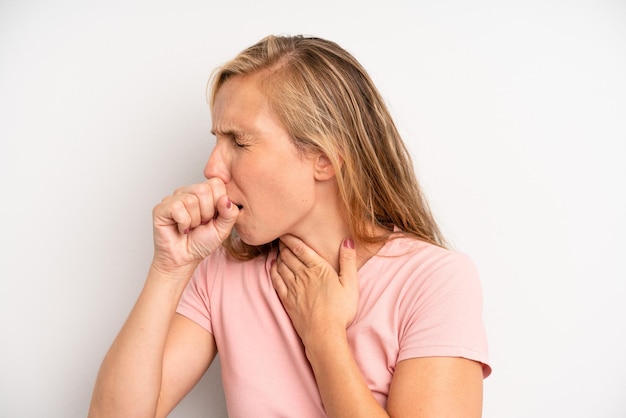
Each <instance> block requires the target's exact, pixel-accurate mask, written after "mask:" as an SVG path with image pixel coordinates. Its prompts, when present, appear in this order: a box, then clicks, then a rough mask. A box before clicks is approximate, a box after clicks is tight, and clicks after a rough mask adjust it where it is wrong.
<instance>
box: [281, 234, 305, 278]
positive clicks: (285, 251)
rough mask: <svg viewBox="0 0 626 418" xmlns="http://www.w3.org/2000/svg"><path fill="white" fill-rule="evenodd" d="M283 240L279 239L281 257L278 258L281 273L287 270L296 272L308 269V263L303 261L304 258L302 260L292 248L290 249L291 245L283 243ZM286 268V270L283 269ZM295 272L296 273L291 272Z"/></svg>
mask: <svg viewBox="0 0 626 418" xmlns="http://www.w3.org/2000/svg"><path fill="white" fill-rule="evenodd" d="M281 244H282V242H280V241H279V243H278V245H279V247H278V248H279V250H280V251H279V254H280V258H279V260H278V271H279V272H280V273H281V274H287V270H288V272H290V273H291V272H296V271H302V270H305V269H306V264H304V263H303V262H302V260H300V259H299V258H298V257H297V256H296V255H295V254H294V253H293V251H291V249H289V247H287V246H286V245H284V244H282V245H281ZM283 269H285V270H283ZM291 274H294V273H291Z"/></svg>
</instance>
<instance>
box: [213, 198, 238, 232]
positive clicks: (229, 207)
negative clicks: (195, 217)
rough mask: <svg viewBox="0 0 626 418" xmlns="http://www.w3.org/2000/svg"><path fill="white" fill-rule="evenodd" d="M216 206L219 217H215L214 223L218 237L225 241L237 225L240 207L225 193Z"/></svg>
mask: <svg viewBox="0 0 626 418" xmlns="http://www.w3.org/2000/svg"><path fill="white" fill-rule="evenodd" d="M215 207H216V209H217V218H215V221H214V225H215V229H216V231H217V235H218V237H219V238H220V240H221V241H223V240H225V239H226V238H227V237H228V236H229V235H230V231H232V229H233V227H234V226H235V221H236V220H237V216H239V208H238V207H237V205H235V204H234V203H233V202H231V201H230V199H229V198H228V196H226V195H225V194H224V195H222V196H221V197H220V198H219V199H218V200H217V202H216V205H215Z"/></svg>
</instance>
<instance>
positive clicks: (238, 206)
mask: <svg viewBox="0 0 626 418" xmlns="http://www.w3.org/2000/svg"><path fill="white" fill-rule="evenodd" d="M235 206H237V208H239V210H241V209H243V205H238V204H237V203H235Z"/></svg>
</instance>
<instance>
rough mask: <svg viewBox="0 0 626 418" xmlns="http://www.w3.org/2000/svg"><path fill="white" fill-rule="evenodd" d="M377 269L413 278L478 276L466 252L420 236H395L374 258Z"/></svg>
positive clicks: (372, 261)
mask: <svg viewBox="0 0 626 418" xmlns="http://www.w3.org/2000/svg"><path fill="white" fill-rule="evenodd" d="M371 265H372V267H373V268H375V269H377V270H389V271H392V272H397V273H400V272H402V273H403V275H405V276H409V277H421V278H423V279H426V278H431V279H432V278H437V277H439V278H441V279H443V278H445V277H450V276H459V277H474V278H475V277H477V270H476V266H475V264H474V262H473V261H472V259H471V258H470V257H469V256H468V255H467V254H465V253H462V252H458V251H453V250H450V249H447V248H443V247H439V246H437V245H433V244H430V243H427V242H424V241H421V240H419V239H416V238H412V237H407V236H398V237H394V238H391V239H390V240H389V241H388V242H387V243H386V244H385V246H384V247H383V248H382V249H381V250H380V251H379V253H378V254H376V255H375V256H374V257H372V259H371Z"/></svg>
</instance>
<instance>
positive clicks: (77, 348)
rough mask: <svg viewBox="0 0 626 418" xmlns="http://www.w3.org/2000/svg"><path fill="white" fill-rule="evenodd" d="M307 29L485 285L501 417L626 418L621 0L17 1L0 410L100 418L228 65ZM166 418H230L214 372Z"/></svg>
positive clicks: (491, 396) (5, 30)
mask: <svg viewBox="0 0 626 418" xmlns="http://www.w3.org/2000/svg"><path fill="white" fill-rule="evenodd" d="M297 33H303V34H309V35H316V36H321V37H326V38H329V39H332V40H334V41H336V42H338V43H339V44H341V45H342V46H344V47H345V48H346V49H348V50H349V51H350V52H352V53H353V54H354V55H355V56H356V57H357V58H358V59H359V60H360V61H361V62H362V63H363V65H364V66H365V67H366V68H367V69H368V71H369V72H370V74H371V76H372V78H373V79H374V81H375V83H377V85H378V87H379V88H380V91H381V92H382V94H383V96H384V97H385V100H386V101H387V103H388V105H389V107H390V109H391V111H392V113H393V115H394V117H395V119H396V121H397V123H398V126H399V128H400V130H401V132H402V134H403V136H404V138H405V140H406V142H407V143H408V145H409V148H410V150H411V152H412V154H413V156H414V160H415V165H416V170H417V172H418V176H419V178H420V179H421V181H422V183H423V186H424V188H425V190H426V193H427V195H428V197H429V199H430V201H431V202H432V206H433V209H434V211H435V214H436V216H437V218H438V219H439V221H440V222H441V225H442V228H443V230H444V232H445V233H446V234H447V236H448V238H449V239H450V241H451V242H452V244H453V245H454V248H455V249H457V250H459V251H463V252H465V253H467V254H469V255H470V256H471V257H472V258H473V260H474V261H475V263H476V264H477V266H478V268H479V270H480V272H481V276H482V283H483V291H484V297H485V304H484V318H485V324H486V327H487V332H488V336H489V343H490V357H491V363H492V366H493V374H492V376H491V377H489V378H488V379H486V381H485V396H484V416H485V417H488V418H517V417H533V418H535V417H568V418H573V417H585V418H588V417H607V418H608V417H625V416H626V396H625V393H626V357H625V354H626V335H625V334H626V325H625V323H626V267H625V259H626V245H625V236H626V222H625V221H624V214H626V204H625V200H626V188H625V186H626V184H625V183H626V163H625V159H626V3H625V2H623V1H618V0H615V1H608V0H587V1H584V0H581V1H579V0H569V1H566V0H562V1H557V0H525V1H507V0H503V1H495V0H494V1H487V0H477V1H449V0H440V1H430V0H411V1H405V2H399V1H386V2H381V1H376V2H373V1H371V2H368V1H363V0H359V1H345V2H341V1H337V0H319V1H312V2H297V1H286V0H275V1H273V2H269V3H267V4H265V3H264V2H260V1H254V0H241V1H237V2H235V1H233V2H217V1H188V0H181V1H176V2H174V1H171V2H165V1H145V2H138V1H132V0H130V1H117V0H110V1H106V2H105V1H102V2H90V1H78V0H76V1H72V0H56V1H22V0H2V1H1V2H0V186H1V187H0V193H1V196H2V197H1V203H0V220H1V226H0V243H1V251H0V416H1V417H4V418H13V417H37V418H41V417H52V418H56V417H59V418H68V417H69V418H72V417H83V416H85V415H86V412H87V408H88V404H89V399H90V396H91V391H92V388H93V383H94V379H95V376H96V373H97V370H98V368H99V366H100V363H101V361H102V358H103V356H104V354H105V352H106V351H107V349H108V347H109V345H110V344H111V342H112V341H113V338H114V337H115V335H116V333H117V332H118V330H119V328H120V327H121V325H122V323H123V321H124V319H125V318H126V316H127V314H128V312H129V310H130V309H131V307H132V305H133V303H134V301H135V298H136V297H137V295H138V293H139V291H140V289H141V286H142V284H143V280H144V278H145V273H146V271H147V267H148V265H149V263H150V260H151V256H152V241H151V210H152V207H153V206H154V204H156V203H157V202H158V201H160V200H161V198H162V197H163V196H165V195H167V194H169V193H171V192H172V191H173V190H174V189H175V188H176V187H178V186H182V185H186V184H189V183H194V182H198V181H202V180H203V177H202V169H203V166H204V163H205V160H206V158H207V156H208V155H209V153H210V151H211V147H212V139H211V135H210V133H209V130H210V123H211V121H210V114H209V111H208V107H207V104H206V98H205V87H206V83H207V79H208V77H209V75H210V73H211V71H212V70H213V69H214V68H215V67H217V66H218V65H220V64H221V63H223V62H224V61H226V60H228V59H230V58H232V57H233V56H234V55H235V54H236V53H238V52H239V51H240V50H241V49H243V48H244V47H247V46H249V45H250V44H252V43H254V42H256V41H257V40H259V39H260V38H262V37H264V36H265V35H268V34H297ZM276 169H280V168H279V167H268V170H276ZM281 396H289V394H277V395H276V401H277V402H279V401H280V397H281ZM171 416H173V417H190V418H193V417H225V416H226V412H225V406H224V401H223V393H222V389H221V383H220V372H219V362H218V363H216V364H215V365H214V367H212V368H211V369H210V370H209V372H208V373H207V375H206V376H205V377H204V378H203V380H202V381H201V383H200V384H199V385H198V386H197V387H196V389H194V391H193V392H192V393H191V394H190V395H189V396H188V397H187V398H186V399H185V400H184V401H183V403H182V404H181V405H180V406H179V407H178V408H177V409H176V411H175V412H174V413H173V414H172V415H171ZM294 416H297V413H295V412H294Z"/></svg>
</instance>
